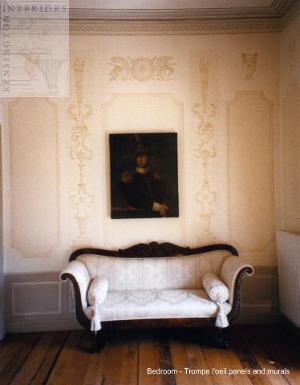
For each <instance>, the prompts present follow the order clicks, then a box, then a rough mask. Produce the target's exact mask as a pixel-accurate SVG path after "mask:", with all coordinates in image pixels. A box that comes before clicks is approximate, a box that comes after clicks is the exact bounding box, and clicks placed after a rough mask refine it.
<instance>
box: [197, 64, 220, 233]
mask: <svg viewBox="0 0 300 385" xmlns="http://www.w3.org/2000/svg"><path fill="white" fill-rule="evenodd" d="M209 69H210V62H209V60H208V58H207V57H205V58H202V59H200V61H199V75H200V82H201V102H197V103H195V104H194V107H193V113H194V116H195V117H196V118H197V127H196V130H195V132H196V136H197V138H196V140H197V143H196V145H195V147H194V149H193V156H194V157H195V158H197V159H199V160H200V162H201V173H202V181H201V185H200V188H199V189H198V190H197V191H196V193H195V200H196V202H197V203H198V205H199V216H200V218H201V220H202V237H201V238H202V239H203V238H204V239H210V238H212V236H211V234H210V224H211V220H212V217H213V215H214V212H215V207H216V192H215V191H214V189H213V187H212V185H211V182H210V177H209V168H210V162H211V160H212V159H213V158H215V157H216V144H215V131H216V128H215V127H216V112H217V106H216V104H215V103H214V102H213V101H212V100H211V98H210V94H209V80H210V77H209Z"/></svg>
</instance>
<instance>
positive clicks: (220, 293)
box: [203, 273, 229, 303]
mask: <svg viewBox="0 0 300 385" xmlns="http://www.w3.org/2000/svg"><path fill="white" fill-rule="evenodd" d="M203 287H204V288H205V290H206V292H207V295H208V296H209V298H210V299H211V300H212V301H213V302H218V303H222V302H226V301H228V299H229V290H228V288H227V286H226V285H225V284H224V283H223V282H222V281H221V280H220V279H219V278H218V277H217V276H216V275H215V274H212V273H207V274H205V276H204V277H203Z"/></svg>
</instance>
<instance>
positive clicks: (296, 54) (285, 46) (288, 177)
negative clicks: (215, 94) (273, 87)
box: [276, 15, 300, 234]
mask: <svg viewBox="0 0 300 385" xmlns="http://www.w3.org/2000/svg"><path fill="white" fill-rule="evenodd" d="M280 43H281V44H280V57H281V64H280V73H281V82H280V105H281V109H280V111H281V114H280V130H279V132H278V159H277V165H278V167H277V169H278V178H277V189H276V191H277V202H278V204H277V207H278V217H279V218H280V220H279V223H278V228H279V229H281V230H286V231H289V232H294V233H298V234H300V171H299V170H300V15H298V17H297V18H295V19H294V20H293V21H292V22H291V23H290V24H289V26H288V27H287V28H286V29H285V31H284V32H283V33H282V35H281V42H280Z"/></svg>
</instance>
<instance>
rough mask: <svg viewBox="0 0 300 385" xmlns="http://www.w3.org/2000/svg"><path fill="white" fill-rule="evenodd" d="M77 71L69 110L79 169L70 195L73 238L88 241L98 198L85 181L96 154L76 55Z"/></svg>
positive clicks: (81, 65) (82, 65)
mask: <svg viewBox="0 0 300 385" xmlns="http://www.w3.org/2000/svg"><path fill="white" fill-rule="evenodd" d="M72 67H73V71H74V74H75V88H76V104H72V105H70V107H69V109H68V113H69V116H70V118H71V119H72V122H73V125H72V129H71V152H70V153H71V158H72V160H73V161H74V163H75V164H76V165H77V168H78V179H77V191H76V192H75V193H74V194H73V195H72V196H71V201H72V206H73V210H74V218H75V220H76V222H77V225H78V237H77V239H76V240H75V241H74V242H75V243H80V242H82V241H84V240H85V237H86V226H87V222H88V220H89V218H90V217H91V215H92V208H93V206H94V201H95V197H94V195H93V194H91V193H89V191H88V186H87V181H86V168H87V163H88V161H89V160H90V159H92V157H93V153H92V150H91V149H90V148H89V147H88V144H87V137H88V135H89V133H90V129H89V126H88V124H87V120H88V119H89V118H90V116H91V112H92V111H91V107H90V106H89V105H87V104H85V103H84V102H83V75H84V68H85V62H84V60H83V59H81V58H78V57H77V58H76V59H75V60H74V62H73V66H72Z"/></svg>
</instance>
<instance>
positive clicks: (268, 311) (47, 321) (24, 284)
mask: <svg viewBox="0 0 300 385" xmlns="http://www.w3.org/2000/svg"><path fill="white" fill-rule="evenodd" d="M58 274H59V273H57V272H53V273H32V274H31V273H30V274H9V275H6V276H5V329H6V332H35V331H50V330H74V329H80V325H79V323H78V322H77V320H76V317H75V312H74V296H73V289H72V287H71V284H69V283H67V284H62V283H61V282H60V281H59V278H58ZM279 319H280V314H279V307H278V294H277V271H276V268H274V267H256V269H255V275H254V276H252V277H249V278H245V279H244V282H243V283H242V306H241V314H240V317H239V320H238V322H237V323H270V322H277V321H278V320H279Z"/></svg>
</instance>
